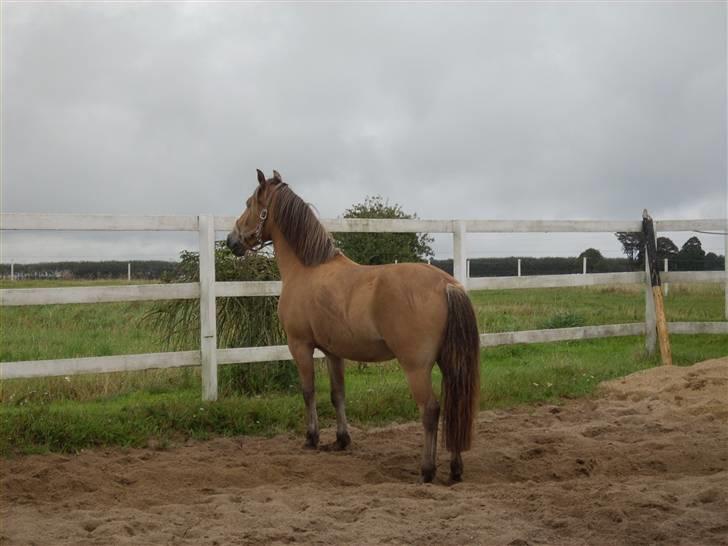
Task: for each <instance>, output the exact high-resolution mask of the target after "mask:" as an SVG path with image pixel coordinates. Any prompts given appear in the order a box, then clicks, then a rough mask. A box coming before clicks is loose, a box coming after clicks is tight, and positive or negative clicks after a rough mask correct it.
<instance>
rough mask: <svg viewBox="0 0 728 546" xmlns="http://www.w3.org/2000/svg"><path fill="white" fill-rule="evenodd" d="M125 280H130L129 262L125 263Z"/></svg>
mask: <svg viewBox="0 0 728 546" xmlns="http://www.w3.org/2000/svg"><path fill="white" fill-rule="evenodd" d="M126 280H127V281H131V262H129V263H127V264H126Z"/></svg>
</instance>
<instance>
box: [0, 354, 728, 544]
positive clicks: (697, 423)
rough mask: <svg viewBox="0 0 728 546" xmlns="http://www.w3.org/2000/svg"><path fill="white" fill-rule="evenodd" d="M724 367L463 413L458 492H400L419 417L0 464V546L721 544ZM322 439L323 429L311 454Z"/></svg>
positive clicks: (726, 503)
mask: <svg viewBox="0 0 728 546" xmlns="http://www.w3.org/2000/svg"><path fill="white" fill-rule="evenodd" d="M727 389H728V357H726V358H721V359H716V360H710V361H706V362H703V363H699V364H695V365H693V366H690V367H674V366H670V367H664V366H663V367H658V368H652V369H650V370H646V371H643V372H638V373H635V374H632V375H631V376H628V377H626V378H623V379H617V380H614V381H611V382H607V383H604V384H602V386H601V388H600V391H599V395H597V396H596V397H593V398H587V399H576V400H570V401H566V402H564V403H563V404H560V405H541V406H535V407H534V406H530V407H520V408H517V409H509V410H507V411H506V410H495V411H485V412H481V413H480V415H479V418H478V421H477V431H478V434H477V441H476V445H475V446H474V448H473V450H471V451H469V452H468V453H466V475H465V476H464V477H465V481H463V482H462V483H459V484H456V485H448V484H446V483H444V482H443V481H442V480H443V479H445V478H446V475H447V472H445V468H446V466H447V464H446V461H445V460H444V459H442V458H441V459H440V465H439V467H440V473H439V474H438V478H437V479H436V482H435V483H433V484H427V485H418V484H416V483H415V482H416V478H417V461H418V455H419V453H418V451H419V449H418V448H419V445H420V443H421V441H422V431H421V427H420V425H419V423H407V424H402V425H395V426H389V427H386V428H380V429H370V430H359V429H354V430H353V434H352V436H353V446H352V449H351V450H350V451H347V452H343V453H335V452H330V451H326V450H325V449H321V450H319V451H315V452H314V451H308V450H303V449H302V448H301V439H300V438H299V437H298V436H290V435H284V436H277V437H274V438H270V439H266V438H256V437H236V438H225V439H222V438H221V439H216V440H213V441H208V442H198V443H187V444H186V445H180V446H176V447H173V448H171V449H166V450H155V449H102V450H90V451H83V452H81V453H79V454H78V455H73V456H65V455H43V456H39V455H33V456H24V457H19V458H15V459H10V460H6V461H5V463H4V465H5V472H3V477H2V488H1V489H0V491H1V492H0V495H1V496H2V509H1V514H2V521H3V522H4V523H3V528H2V531H1V537H0V538H1V541H2V543H3V544H8V545H16V544H110V543H116V544H259V543H277V544H282V543H292V542H304V543H320V544H343V543H357V544H360V543H379V544H382V543H405V544H463V543H471V544H472V543H481V544H509V545H513V546H516V545H520V546H525V545H527V544H557V543H558V544H585V543H589V544H655V543H664V544H684V545H695V544H715V545H719V544H726V543H728V525H726V521H725V514H726V513H727V512H728V493H726V492H727V491H728V427H727V426H726V419H728V402H727V401H726V397H725V393H726V390H727ZM333 439H334V430H332V429H330V430H324V431H323V434H322V441H323V443H327V442H331V441H333Z"/></svg>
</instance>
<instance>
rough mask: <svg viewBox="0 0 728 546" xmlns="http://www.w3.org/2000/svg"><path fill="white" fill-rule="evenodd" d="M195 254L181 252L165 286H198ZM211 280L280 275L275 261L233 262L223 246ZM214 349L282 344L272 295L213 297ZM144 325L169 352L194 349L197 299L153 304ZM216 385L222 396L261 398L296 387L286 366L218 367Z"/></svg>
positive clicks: (197, 334) (251, 257) (295, 375)
mask: <svg viewBox="0 0 728 546" xmlns="http://www.w3.org/2000/svg"><path fill="white" fill-rule="evenodd" d="M199 259H200V258H199V254H198V253H197V252H188V251H183V252H182V253H181V254H180V262H179V264H177V267H176V269H175V271H174V273H173V274H172V275H171V278H169V279H168V281H169V282H199V272H200V269H199ZM215 278H216V280H218V281H272V280H279V279H280V273H279V271H278V265H277V264H276V262H275V260H274V259H273V258H271V257H269V256H267V255H265V254H262V253H261V254H251V255H248V256H245V257H243V258H237V257H235V256H234V255H233V254H232V252H230V250H229V249H228V248H227V247H226V246H225V244H224V243H223V242H217V243H216V247H215ZM216 310H217V338H218V347H220V348H229V347H259V346H266V345H282V344H285V342H286V336H285V333H284V331H283V328H282V327H281V324H280V321H279V320H278V298H277V297H273V296H261V297H257V296H256V297H245V298H218V299H217V305H216ZM144 320H145V321H146V322H147V323H148V324H150V325H151V327H152V328H153V329H154V330H155V331H156V332H157V333H158V334H159V335H160V336H161V338H162V341H163V343H164V344H165V346H166V348H167V349H168V350H189V349H196V348H199V337H200V304H199V301H198V300H173V301H164V302H158V303H156V304H155V306H154V308H153V310H152V311H150V312H149V313H147V314H146V315H145V317H144ZM219 384H220V388H221V391H222V392H223V393H226V392H229V393H236V392H240V393H245V394H260V393H262V392H270V391H288V390H291V389H295V388H296V386H297V385H298V373H297V371H296V367H295V365H294V364H293V363H292V362H291V361H276V362H265V363H255V364H230V365H226V366H221V367H220V371H219Z"/></svg>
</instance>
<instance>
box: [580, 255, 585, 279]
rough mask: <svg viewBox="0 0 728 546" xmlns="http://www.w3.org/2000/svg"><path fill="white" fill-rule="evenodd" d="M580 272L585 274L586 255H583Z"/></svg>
mask: <svg viewBox="0 0 728 546" xmlns="http://www.w3.org/2000/svg"><path fill="white" fill-rule="evenodd" d="M581 273H582V275H586V256H584V262H583V265H582V267H581Z"/></svg>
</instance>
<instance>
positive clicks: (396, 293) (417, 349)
mask: <svg viewBox="0 0 728 546" xmlns="http://www.w3.org/2000/svg"><path fill="white" fill-rule="evenodd" d="M269 242H272V243H273V245H274V248H275V256H276V260H277V261H278V267H279V269H280V272H281V280H282V281H283V289H282V291H281V296H280V300H279V302H278V315H279V317H280V319H281V323H282V324H283V328H284V329H285V331H286V335H287V337H288V347H289V348H290V351H291V354H292V355H293V358H294V359H295V361H296V364H297V366H298V373H299V376H300V379H301V386H302V389H303V399H304V401H305V404H306V411H307V414H308V428H307V432H306V444H305V445H306V447H309V448H316V447H317V446H318V442H319V428H318V416H317V413H316V399H315V390H314V362H313V352H314V349H316V348H318V349H320V350H321V351H322V352H323V353H324V354H325V355H326V360H327V363H328V370H329V375H330V377H331V402H332V404H333V405H334V407H335V409H336V425H337V428H336V443H335V444H334V447H335V448H338V449H345V448H346V447H347V446H348V445H349V444H350V443H351V438H350V437H349V432H348V427H347V422H346V411H345V408H344V365H343V361H342V359H349V360H357V361H362V362H381V361H384V360H390V359H392V358H397V360H399V362H400V365H401V366H402V368H403V370H404V372H405V375H406V377H407V381H408V383H409V387H410V389H411V391H412V395H413V397H414V399H415V401H416V403H417V406H418V407H419V410H420V415H421V417H422V424H423V426H424V429H425V445H424V450H423V453H422V465H421V475H422V480H423V481H425V482H430V481H432V480H433V478H434V476H435V470H436V469H435V465H436V451H437V428H438V421H439V416H440V403H439V402H438V400H437V398H436V397H435V394H434V392H433V390H432V382H431V372H432V367H433V365H434V363H435V362H437V363H438V365H439V366H440V369H441V370H442V377H443V385H442V387H443V388H442V394H443V402H442V405H443V434H444V436H445V447H446V448H447V449H448V450H449V451H450V452H451V462H450V479H451V480H453V481H459V480H461V479H462V473H463V461H462V457H461V452H463V451H466V450H467V449H469V448H470V445H471V441H472V437H473V420H474V417H475V414H476V411H477V408H478V394H479V390H480V389H479V384H480V374H479V362H480V355H479V349H480V341H479V335H478V328H477V324H476V319H475V313H474V311H473V306H472V304H471V303H470V300H469V299H468V296H467V294H466V293H465V291H464V290H463V287H462V286H461V285H460V284H458V282H457V281H456V280H455V279H454V278H453V277H451V276H450V275H448V274H447V273H445V272H443V271H441V270H439V269H437V268H435V267H432V266H430V265H427V264H399V265H381V266H365V265H359V264H357V263H355V262H353V261H351V260H350V259H348V258H347V257H346V256H344V255H343V254H342V253H341V252H340V251H339V250H338V249H337V248H336V247H335V246H334V243H333V241H332V239H331V236H330V235H329V234H328V233H327V231H326V229H325V228H324V227H323V226H322V225H321V223H320V222H319V221H318V219H317V218H316V216H315V215H314V213H313V212H312V210H311V208H310V207H309V206H308V204H306V203H305V202H304V201H303V200H302V199H301V198H300V197H298V196H297V195H296V194H295V193H294V192H293V191H292V190H291V189H290V188H289V187H288V185H287V184H285V183H284V182H283V180H282V178H281V176H280V174H278V173H277V172H276V171H273V178H271V179H270V180H266V178H265V175H264V174H263V173H262V172H261V171H260V170H259V171H258V186H257V187H256V188H255V191H254V192H253V195H252V196H251V197H250V198H249V199H248V200H247V203H246V208H245V211H244V212H243V214H242V215H241V216H240V218H238V220H237V221H236V222H235V227H234V228H233V230H232V231H231V232H230V234H229V235H228V238H227V244H228V246H229V247H230V249H231V250H232V251H233V253H234V254H235V255H237V256H242V255H244V254H245V253H246V251H250V250H257V249H260V248H261V247H263V246H264V245H266V244H267V243H269Z"/></svg>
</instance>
